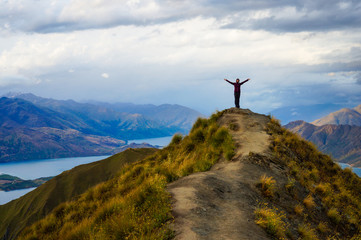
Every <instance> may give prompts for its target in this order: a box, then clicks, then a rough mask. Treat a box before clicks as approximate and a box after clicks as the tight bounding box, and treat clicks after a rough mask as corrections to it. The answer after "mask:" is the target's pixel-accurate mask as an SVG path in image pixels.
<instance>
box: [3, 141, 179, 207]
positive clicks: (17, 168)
mask: <svg viewBox="0 0 361 240" xmlns="http://www.w3.org/2000/svg"><path fill="white" fill-rule="evenodd" d="M171 140H172V136H169V137H161V138H148V139H137V140H129V141H128V143H129V144H130V143H149V144H151V145H158V146H167V145H168V144H169V143H170V141H171ZM107 157H109V156H92V157H73V158H57V159H39V160H31V161H24V162H12V163H0V174H1V173H5V174H9V175H12V176H16V177H19V178H22V179H25V180H30V179H36V178H41V177H50V176H56V175H59V174H60V173H62V172H63V171H66V170H69V169H72V168H74V167H76V166H78V165H81V164H87V163H91V162H95V161H98V160H101V159H105V158H107ZM34 189H35V188H28V189H20V190H15V191H10V192H3V191H0V205H2V204H5V203H7V202H10V201H11V200H13V199H16V198H19V197H21V196H23V195H25V194H26V193H28V192H30V191H32V190H34Z"/></svg>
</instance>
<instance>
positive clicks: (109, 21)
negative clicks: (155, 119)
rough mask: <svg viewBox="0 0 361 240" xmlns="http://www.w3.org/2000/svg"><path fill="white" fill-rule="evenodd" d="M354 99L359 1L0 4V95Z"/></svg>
mask: <svg viewBox="0 0 361 240" xmlns="http://www.w3.org/2000/svg"><path fill="white" fill-rule="evenodd" d="M224 78H228V79H230V80H234V79H235V78H240V79H242V80H243V79H246V78H251V81H250V82H248V83H246V84H245V85H243V88H242V90H243V93H242V98H241V101H242V107H245V108H250V109H252V110H254V111H259V112H264V113H266V112H269V111H271V110H272V109H275V108H278V107H283V106H293V105H312V104H318V103H340V104H353V105H355V106H356V105H358V104H361V2H360V1H359V0H344V1H338V0H222V1H220V0H219V1H218V0H141V1H140V0H60V1H57V0H0V94H4V93H6V92H9V91H15V92H32V93H34V94H37V95H39V96H43V97H52V98H56V99H75V100H79V101H86V100H98V101H109V102H133V103H153V104H162V103H177V104H181V105H185V106H189V107H192V108H195V109H197V110H199V111H201V112H203V113H205V114H208V113H210V112H213V111H214V110H216V109H219V110H221V109H223V108H227V107H230V106H232V105H233V89H232V86H231V85H229V84H228V83H226V82H224V81H223V79H224Z"/></svg>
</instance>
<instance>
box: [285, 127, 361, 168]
mask: <svg viewBox="0 0 361 240" xmlns="http://www.w3.org/2000/svg"><path fill="white" fill-rule="evenodd" d="M285 127H286V128H287V129H289V130H290V131H292V132H295V133H297V134H299V135H300V136H301V137H303V138H305V139H306V140H308V141H311V142H313V143H314V144H315V145H316V146H318V148H319V150H320V151H322V152H324V153H326V154H330V155H332V156H333V157H334V158H335V159H336V160H338V161H340V162H343V163H347V164H350V165H351V166H354V167H361V126H352V125H335V124H326V125H322V126H316V125H313V124H311V123H307V122H304V121H301V120H300V121H295V122H290V123H289V124H287V125H285Z"/></svg>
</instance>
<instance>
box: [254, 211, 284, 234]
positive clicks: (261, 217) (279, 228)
mask: <svg viewBox="0 0 361 240" xmlns="http://www.w3.org/2000/svg"><path fill="white" fill-rule="evenodd" d="M254 213H255V215H256V221H255V222H256V223H257V224H258V225H260V226H261V227H262V228H264V229H265V230H266V232H267V233H268V234H270V235H271V236H273V237H275V238H277V239H285V237H286V231H287V224H286V222H285V221H284V219H285V218H286V217H285V214H284V213H283V212H279V211H278V210H277V209H276V208H269V207H268V206H267V204H264V205H263V206H261V207H259V208H257V209H256V210H255V211H254Z"/></svg>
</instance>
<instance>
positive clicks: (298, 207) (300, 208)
mask: <svg viewBox="0 0 361 240" xmlns="http://www.w3.org/2000/svg"><path fill="white" fill-rule="evenodd" d="M304 210H305V209H304V208H303V206H302V205H301V204H297V205H296V206H295V208H294V212H295V213H296V214H297V215H299V216H301V215H302V213H303V211H304Z"/></svg>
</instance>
